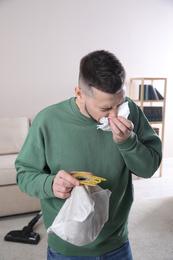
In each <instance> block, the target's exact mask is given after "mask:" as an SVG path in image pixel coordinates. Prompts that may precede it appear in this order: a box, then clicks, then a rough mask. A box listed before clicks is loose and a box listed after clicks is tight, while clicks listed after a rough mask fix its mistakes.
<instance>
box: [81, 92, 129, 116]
mask: <svg viewBox="0 0 173 260" xmlns="http://www.w3.org/2000/svg"><path fill="white" fill-rule="evenodd" d="M124 101H125V89H124V88H121V90H119V91H118V92H117V93H115V94H108V93H104V92H102V91H100V90H98V89H96V88H93V90H92V95H91V96H86V95H85V94H83V98H82V103H81V104H80V106H79V107H80V111H81V113H82V114H84V115H85V116H87V117H90V118H93V119H94V120H96V121H99V120H100V118H102V117H111V118H115V117H117V110H118V107H119V106H120V105H122V104H123V103H124Z"/></svg>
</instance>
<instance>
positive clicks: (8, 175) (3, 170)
mask: <svg viewBox="0 0 173 260" xmlns="http://www.w3.org/2000/svg"><path fill="white" fill-rule="evenodd" d="M17 155H18V154H9V155H1V156H0V186H2V185H10V184H16V169H15V167H14V162H15V160H16V158H17Z"/></svg>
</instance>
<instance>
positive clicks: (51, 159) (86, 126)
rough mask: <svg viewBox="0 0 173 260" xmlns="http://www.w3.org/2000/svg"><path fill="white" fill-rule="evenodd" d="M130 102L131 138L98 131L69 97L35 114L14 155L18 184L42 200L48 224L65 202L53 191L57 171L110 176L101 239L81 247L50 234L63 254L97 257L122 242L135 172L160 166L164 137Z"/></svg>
mask: <svg viewBox="0 0 173 260" xmlns="http://www.w3.org/2000/svg"><path fill="white" fill-rule="evenodd" d="M126 101H129V107H130V115H129V117H128V119H129V120H131V121H132V122H133V124H134V131H133V132H132V135H131V137H130V138H129V139H128V140H126V141H124V142H122V143H118V144H117V143H115V142H114V140H113V137H112V132H111V131H108V132H107V131H102V130H101V129H98V130H97V125H98V122H96V121H94V120H93V119H91V118H88V117H86V116H85V115H83V114H82V113H81V112H80V111H79V109H78V107H77V106H76V103H75V98H71V99H69V100H66V101H63V102H61V103H58V104H55V105H52V106H50V107H48V108H45V109H44V110H42V111H41V112H40V113H39V114H38V115H37V116H36V118H35V119H34V121H33V123H32V125H31V127H30V130H29V134H28V136H27V138H26V141H25V143H24V145H23V147H22V149H21V151H20V153H19V155H18V157H17V159H16V162H15V166H16V170H17V183H18V185H19V187H20V189H21V191H23V192H25V193H27V194H28V195H30V196H34V197H37V198H39V199H40V201H41V207H42V212H43V219H44V224H45V227H46V229H47V228H48V227H49V226H51V224H52V222H53V220H54V219H55V217H56V215H57V214H58V212H59V210H60V209H61V207H62V205H63V204H64V202H65V200H64V199H59V198H56V197H55V195H54V194H53V191H52V182H53V179H54V177H55V175H56V174H57V173H58V171H59V170H65V171H69V172H70V171H86V172H92V173H93V174H94V175H96V176H100V177H103V178H106V179H107V181H105V182H101V184H100V186H101V187H102V188H103V189H106V188H107V189H109V190H110V191H111V192H112V195H111V197H110V209H109V220H108V221H107V222H106V224H105V225H104V227H103V229H102V231H101V233H100V234H99V236H98V238H97V239H96V240H95V241H94V242H92V243H90V244H88V245H86V246H82V247H79V246H74V245H72V244H70V243H68V242H66V241H64V240H62V239H60V238H59V237H58V236H56V235H55V234H54V233H52V234H49V235H48V244H49V245H50V247H52V248H53V249H54V250H55V251H57V252H59V253H60V254H63V255H71V256H99V255H103V254H105V253H108V252H110V251H113V250H115V249H117V248H119V247H120V246H122V245H123V243H124V242H125V241H126V239H127V237H128V227H127V223H128V215H129V211H130V208H131V205H132V202H133V185H132V175H131V173H134V174H135V175H137V176H140V177H144V178H149V177H151V176H152V175H153V174H154V172H155V171H156V170H157V169H158V167H159V164H160V162H161V157H162V152H161V150H162V148H161V141H160V139H159V137H158V136H157V135H156V133H155V131H154V130H153V129H152V127H151V126H150V124H149V122H148V120H147V119H146V117H145V116H144V114H143V113H142V111H141V110H140V108H139V107H138V106H137V105H136V104H135V103H134V102H133V101H132V100H131V99H129V98H126ZM103 210H104V209H103ZM79 236H80V234H79Z"/></svg>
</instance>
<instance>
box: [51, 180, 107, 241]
mask: <svg viewBox="0 0 173 260" xmlns="http://www.w3.org/2000/svg"><path fill="white" fill-rule="evenodd" d="M110 195H111V192H110V191H109V190H108V189H106V190H104V189H102V188H101V187H100V186H98V185H96V186H94V187H93V186H88V185H81V186H76V187H74V188H73V190H72V192H71V196H70V197H69V198H68V199H66V201H65V203H64V205H63V206H62V208H61V210H60V211H59V214H58V215H57V216H56V218H55V220H54V221H53V223H52V226H50V227H49V228H48V229H47V232H48V233H52V232H54V233H55V234H56V235H57V236H59V237H60V238H62V239H63V240H65V241H67V242H69V243H71V244H74V245H76V246H84V245H87V244H89V243H91V242H93V241H94V240H95V239H96V238H97V236H98V235H99V233H100V231H101V230H102V228H103V226H104V224H105V222H106V221H107V220H108V217H109V198H110Z"/></svg>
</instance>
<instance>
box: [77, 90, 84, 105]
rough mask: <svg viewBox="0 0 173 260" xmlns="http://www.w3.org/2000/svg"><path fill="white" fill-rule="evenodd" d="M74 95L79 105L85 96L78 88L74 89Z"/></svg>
mask: <svg viewBox="0 0 173 260" xmlns="http://www.w3.org/2000/svg"><path fill="white" fill-rule="evenodd" d="M75 93H76V97H77V100H78V101H79V102H80V103H83V101H84V97H85V95H84V93H83V92H82V89H81V88H80V87H75Z"/></svg>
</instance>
